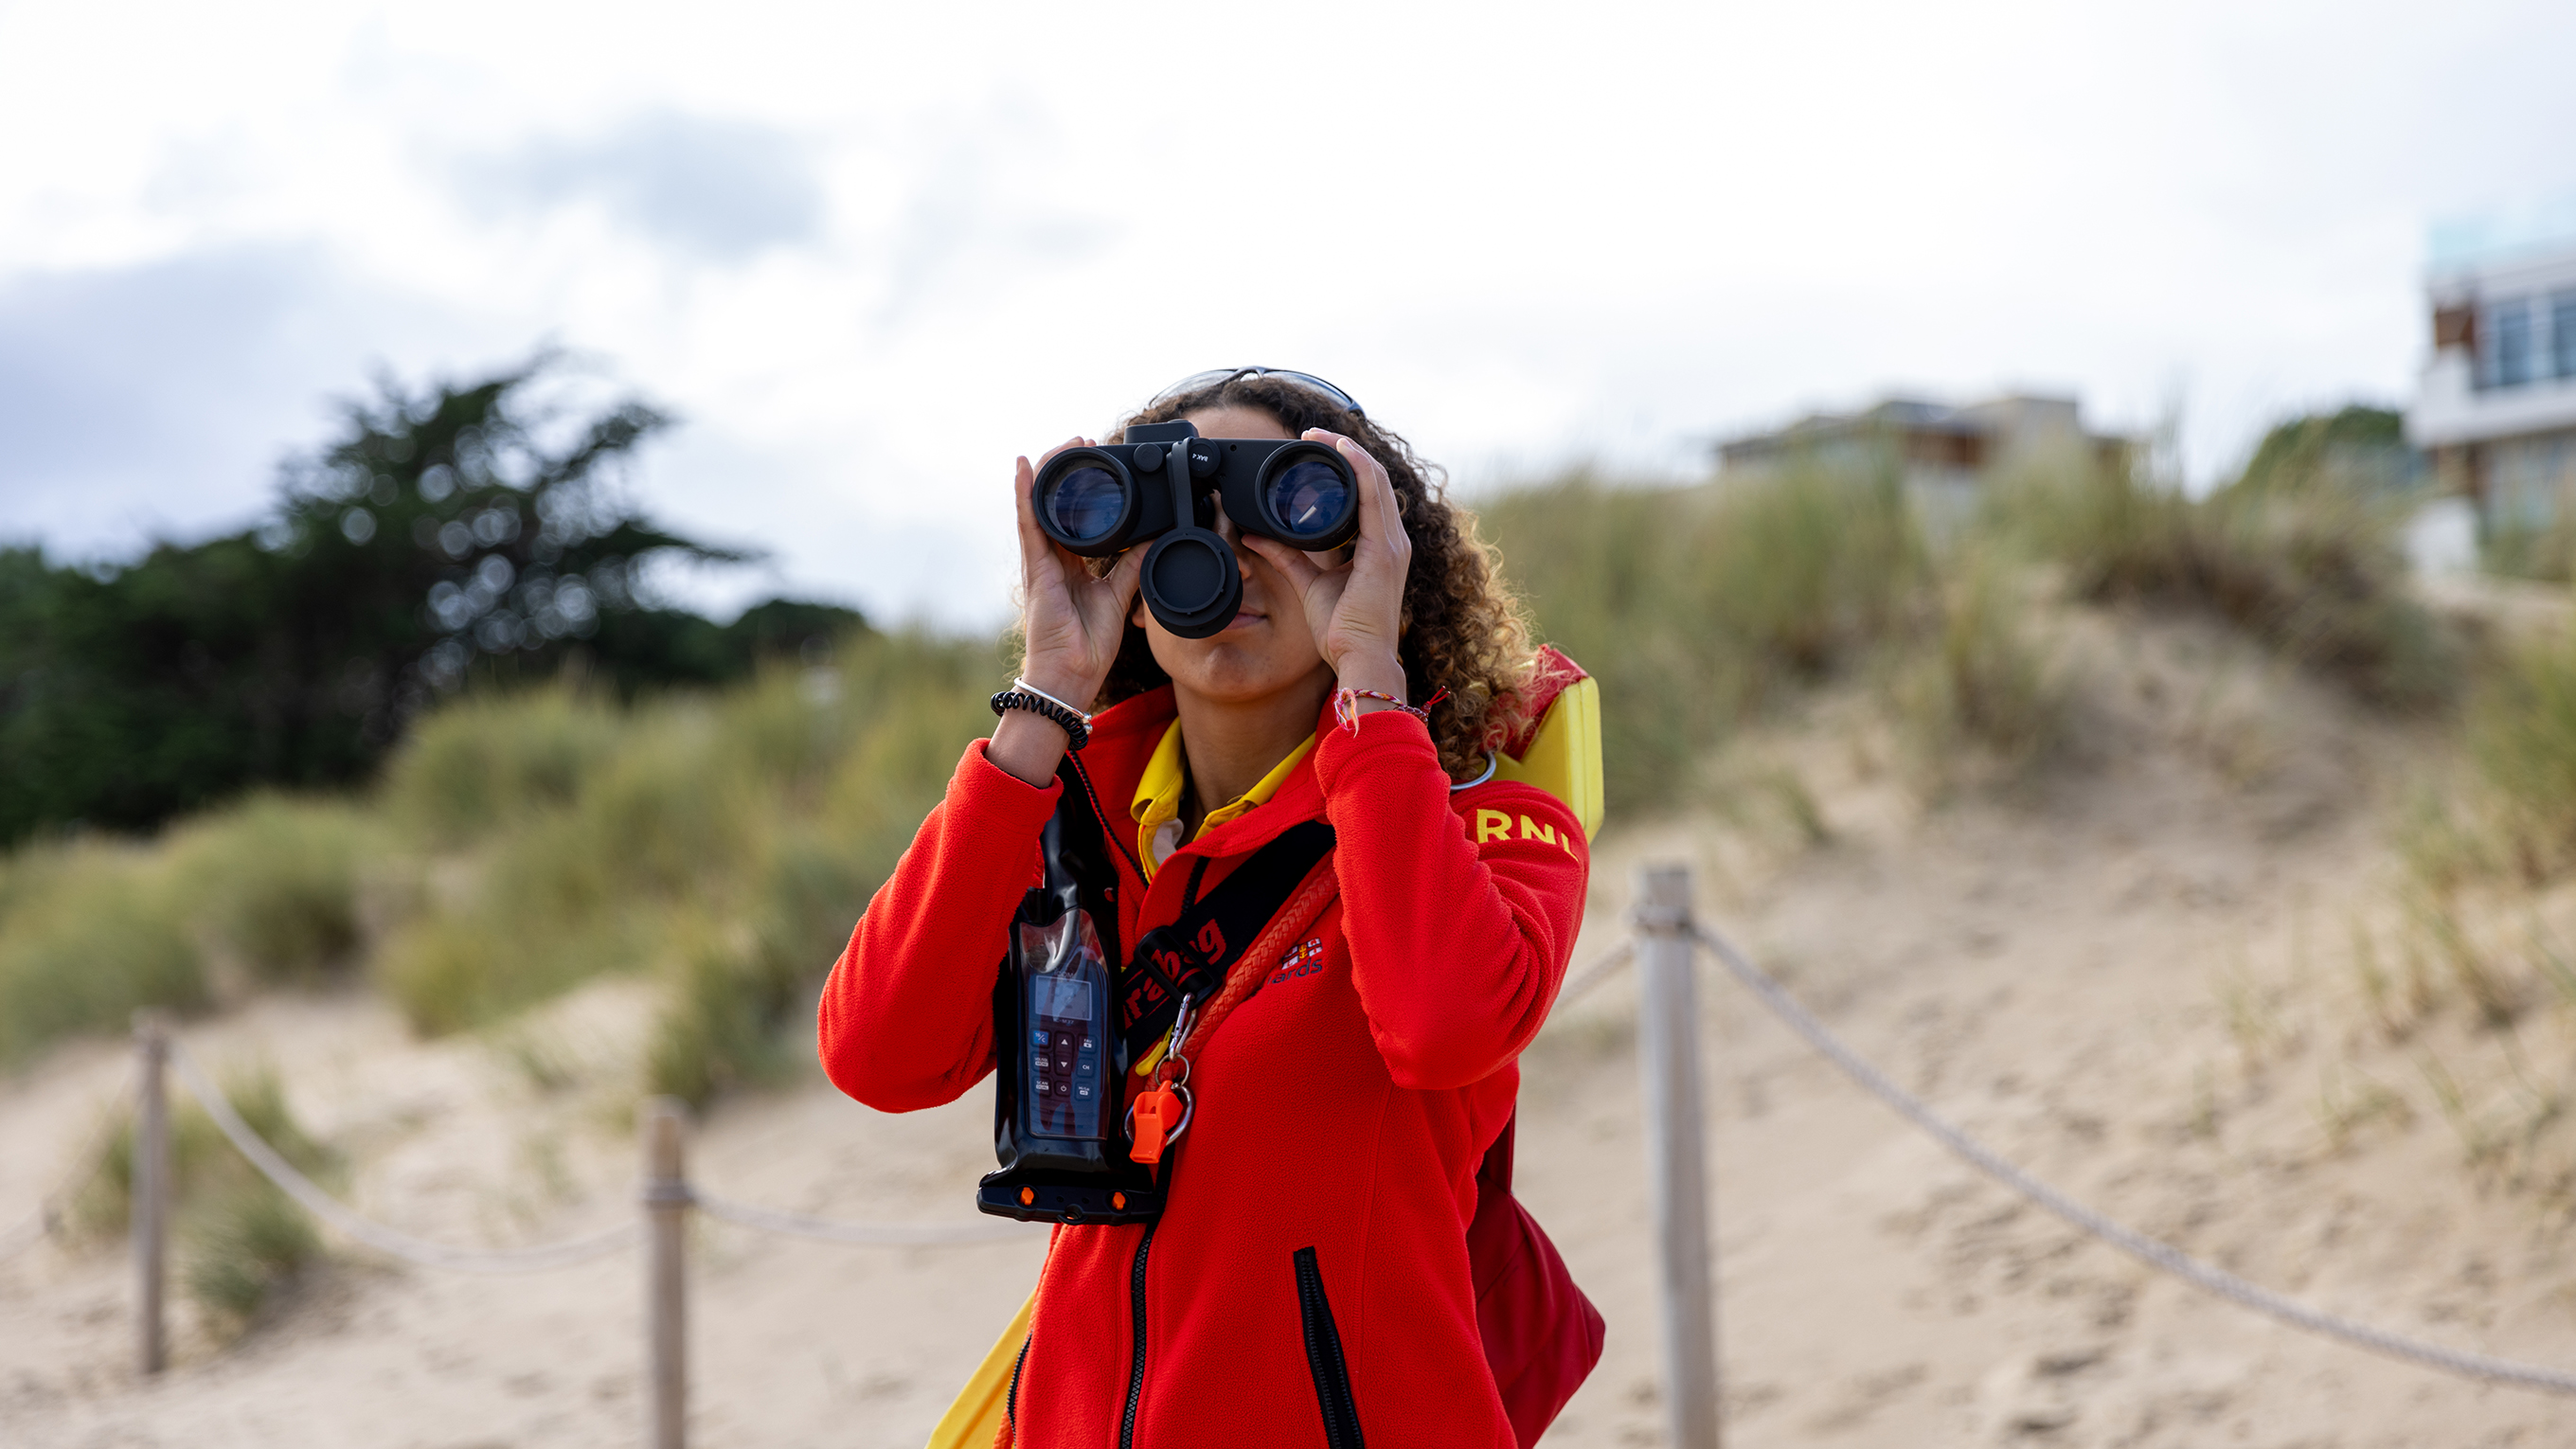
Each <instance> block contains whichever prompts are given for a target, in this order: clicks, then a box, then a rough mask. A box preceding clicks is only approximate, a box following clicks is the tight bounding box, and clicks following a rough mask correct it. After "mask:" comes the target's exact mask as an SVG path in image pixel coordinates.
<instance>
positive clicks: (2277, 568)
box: [1988, 465, 2461, 709]
mask: <svg viewBox="0 0 2576 1449" xmlns="http://www.w3.org/2000/svg"><path fill="white" fill-rule="evenodd" d="M1988 522H1989V524H1990V526H1992V527H1993V528H1995V529H1997V530H1998V531H2000V532H2001V533H2002V534H2004V535H2006V536H2008V537H2012V538H2016V539H2018V540H2020V541H2022V542H2024V543H2026V544H2028V545H2031V546H2033V547H2035V548H2036V549H2037V550H2038V551H2039V552H2040V553H2041V554H2042V555H2044V556H2046V557H2048V558H2051V559H2053V560H2055V561H2056V562H2057V563H2058V564H2060V565H2061V566H2063V567H2064V569H2065V570H2066V574H2067V584H2068V587H2069V589H2070V590H2071V591H2072V592H2073V593H2074V595H2075V596H2076V597H2079V598H2086V599H2095V600H2120V599H2135V600H2141V601H2145V602H2150V603H2159V604H2165V605H2173V606H2182V607H2193V608H2202V609H2207V610H2209V611H2211V612H2213V613H2216V614H2217V615H2218V616H2220V617H2221V618H2224V619H2226V620H2227V621H2229V622H2230V623H2232V624H2234V625H2235V626H2236V627H2238V628H2240V629H2242V630H2244V631H2245V632H2246V633H2248V634H2250V635H2252V636H2253V637H2254V638H2256V639H2258V640H2260V641H2261V642H2262V643H2264V644H2265V645H2267V646H2269V647H2271V648H2273V649H2276V650H2279V651H2280V652H2282V653H2283V654H2285V655H2287V656H2289V657H2290V658H2292V659H2295V660H2297V661H2298V662H2299V663H2301V664H2303V665H2306V666H2308V667H2310V668H2312V669H2315V670H2317V671H2318V672H2320V673H2322V674H2325V675H2327V676H2328V677H2330V678H2333V679H2336V680H2338V681H2340V682H2342V683H2343V684H2345V685H2347V686H2348V687H2350V688H2351V689H2352V690H2353V692H2354V693H2356V694H2357V695H2359V696H2360V697H2361V698H2363V699H2365V700H2369V701H2371V702H2373V703H2377V704H2381V705H2386V706H2390V707H2395V708H2404V709H2429V708H2433V707H2437V706H2440V705H2443V704H2445V703H2446V702H2447V701H2448V700H2449V699H2450V698H2451V697H2452V695H2453V694H2454V693H2455V692H2456V690H2457V688H2458V685H2459V682H2460V679H2461V669H2460V659H2459V656H2458V651H2457V649H2456V647H2455V646H2454V644H2453V641H2452V640H2451V639H2449V638H2448V637H2447V636H2446V635H2445V634H2444V633H2443V632H2442V630H2441V627H2440V626H2439V624H2438V623H2437V621H2436V620H2435V619H2434V617H2433V616H2432V614H2431V613H2430V612H2429V611H2428V610H2426V609H2425V608H2424V607H2423V606H2422V605H2421V604H2419V603H2417V602H2416V601H2415V600H2414V598H2413V597H2412V596H2410V595H2409V594H2408V592H2407V590H2406V587H2405V561H2404V558H2403V556H2402V554H2401V553H2400V551H2399V549H2398V546H2397V540H2396V526H2395V525H2396V514H2395V512H2394V511H2393V508H2392V506H2391V505H2390V504H2389V503H2388V502H2387V501H2386V500H2385V499H2380V498H2374V497H2371V496H2368V495H2364V494H2361V493H2357V492H2354V491H2352V490H2348V489H2343V488H2337V487H2332V486H2323V485H2319V486H2310V487H2290V486H2287V485H2285V484H2282V483H2278V482H2275V483H2274V484H2273V485H2271V486H2267V487H2264V488H2259V489H2257V488H2229V489H2224V490H2221V491H2220V492H2218V493H2216V494H2213V495H2212V496H2210V497H2209V498H2207V499H2200V500H2194V499H2191V498H2187V497H2184V496H2183V495H2182V494H2181V493H2179V492H2176V491H2174V490H2171V489H2167V488H2162V487H2159V486H2156V485H2153V484H2151V483H2147V482H2144V481H2142V480H2140V479H2138V478H2137V477H2135V476H2134V475H2133V474H2132V473H2131V472H2130V471H2128V470H2127V469H2125V468H2112V467H2101V466H2091V465H2083V466H2078V465H2068V466H2064V467H2060V468H2056V469H2050V470H2041V471H2034V472H2029V473H2025V474H2023V475H2022V476H2020V477H2017V478H2014V479H2010V480H2007V481H2005V482H2003V483H2001V484H1999V485H1998V486H1997V488H1996V489H1995V490H1994V492H1993V494H1992V496H1991V504H1990V512H1989V516H1988Z"/></svg>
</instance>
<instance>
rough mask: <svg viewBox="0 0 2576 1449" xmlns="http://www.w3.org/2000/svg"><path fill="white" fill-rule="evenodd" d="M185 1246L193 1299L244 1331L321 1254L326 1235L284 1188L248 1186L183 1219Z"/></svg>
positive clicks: (183, 1260)
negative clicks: (315, 1226) (284, 1191)
mask: <svg viewBox="0 0 2576 1449" xmlns="http://www.w3.org/2000/svg"><path fill="white" fill-rule="evenodd" d="M179 1251H180V1272H181V1274H182V1275H183V1281H184V1282H185V1283H186V1285H187V1289H188V1296H189V1298H191V1299H193V1300H194V1301H195V1302H196V1304H197V1306H198V1307H199V1308H201V1309H204V1310H205V1311H206V1313H207V1315H208V1316H209V1317H210V1318H212V1319H214V1320H215V1321H217V1322H218V1323H219V1324H221V1325H223V1326H224V1327H226V1328H229V1329H231V1330H232V1331H235V1332H238V1331H240V1330H241V1329H243V1328H246V1327H248V1326H249V1325H250V1323H251V1321H252V1320H253V1319H254V1318H256V1317H257V1316H258V1314H259V1311H260V1309H261V1308H263V1307H265V1306H267V1304H268V1303H269V1301H270V1300H271V1298H272V1297H274V1295H275V1294H276V1293H277V1292H278V1291H279V1290H280V1289H282V1288H285V1287H287V1286H289V1285H290V1284H292V1283H293V1282H294V1281H295V1280H296V1279H297V1278H298V1277H300V1276H301V1275H302V1274H303V1272H304V1269H305V1267H306V1266H307V1265H308V1264H310V1263H312V1262H314V1261H315V1260H316V1259H318V1258H320V1257H321V1256H322V1235H321V1233H320V1232H319V1231H317V1230H316V1229H315V1228H314V1226H313V1220H312V1219H311V1218H309V1217H307V1216H305V1213H304V1209H302V1208H300V1207H298V1206H296V1205H295V1204H294V1203H293V1202H291V1201H289V1200H288V1199H287V1197H286V1195H285V1194H284V1193H281V1192H279V1191H278V1190H277V1189H275V1188H273V1187H271V1186H269V1185H268V1184H267V1183H265V1182H260V1183H245V1184H241V1185H239V1186H236V1187H231V1188H227V1189H226V1190H224V1191H222V1192H219V1193H216V1194H213V1195H211V1196H209V1197H207V1198H206V1199H205V1200H204V1201H202V1202H200V1203H198V1204H197V1205H196V1206H195V1207H194V1209H193V1210H192V1211H190V1212H189V1213H188V1214H187V1215H186V1217H185V1218H183V1219H182V1221H181V1223H180V1228H179Z"/></svg>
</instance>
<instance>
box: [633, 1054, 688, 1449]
mask: <svg viewBox="0 0 2576 1449" xmlns="http://www.w3.org/2000/svg"><path fill="white" fill-rule="evenodd" d="M687 1111H688V1109H687V1108H686V1107H685V1106H683V1105H682V1104H681V1103H680V1102H679V1101H678V1100H677V1099H676V1098H671V1097H655V1098H653V1099H652V1100H651V1101H649V1102H647V1103H645V1104H644V1239H645V1251H644V1304H645V1318H646V1329H645V1333H646V1353H647V1355H648V1358H649V1361H650V1362H649V1368H650V1371H651V1372H650V1377H651V1379H652V1398H653V1406H652V1410H651V1415H652V1439H651V1441H650V1442H651V1449H685V1446H686V1445H687V1443H688V1437H689V1429H688V1415H689V1333H688V1316H687V1310H688V1281H687V1277H686V1263H685V1261H684V1254H683V1251H682V1249H683V1243H684V1239H685V1235H686V1233H687V1231H688V1216H687V1214H688V1209H689V1179H688V1173H687V1170H686V1162H685V1160H684V1157H683V1144H682V1139H681V1126H682V1123H683V1121H684V1119H685V1116H686V1114H687Z"/></svg>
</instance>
